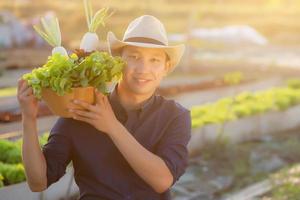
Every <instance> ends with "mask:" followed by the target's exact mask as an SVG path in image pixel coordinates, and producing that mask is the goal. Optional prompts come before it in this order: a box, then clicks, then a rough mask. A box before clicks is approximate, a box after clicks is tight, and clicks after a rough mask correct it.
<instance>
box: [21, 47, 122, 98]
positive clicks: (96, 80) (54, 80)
mask: <svg viewBox="0 0 300 200" xmlns="http://www.w3.org/2000/svg"><path fill="white" fill-rule="evenodd" d="M124 64H125V63H124V61H123V60H122V59H121V58H120V57H112V56H111V55H109V54H108V53H106V52H99V51H95V52H93V53H92V54H90V55H89V56H87V57H85V58H84V59H82V60H81V59H80V60H79V59H78V57H77V56H76V54H72V55H71V56H70V57H66V56H63V55H61V54H58V53H57V54H54V55H52V56H49V57H48V60H47V63H46V64H44V65H43V66H42V67H40V68H36V69H33V70H32V71H31V72H30V73H27V74H24V75H23V76H22V78H23V79H24V80H26V81H27V82H28V85H29V86H31V87H32V88H33V93H34V95H35V96H36V97H37V98H38V99H41V91H42V88H51V89H52V90H53V91H55V92H56V93H57V94H58V95H60V96H62V95H64V94H65V93H68V92H70V91H71V89H72V88H74V87H86V86H93V87H95V88H97V89H98V90H99V91H101V92H102V93H104V94H106V93H107V92H108V91H107V87H106V83H107V82H111V81H119V80H120V79H121V78H122V70H123V67H124Z"/></svg>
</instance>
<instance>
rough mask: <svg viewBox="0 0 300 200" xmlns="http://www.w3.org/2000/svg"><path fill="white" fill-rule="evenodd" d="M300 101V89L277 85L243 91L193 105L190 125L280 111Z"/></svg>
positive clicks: (194, 126)
mask: <svg viewBox="0 0 300 200" xmlns="http://www.w3.org/2000/svg"><path fill="white" fill-rule="evenodd" d="M299 103H300V89H298V88H291V87H278V88H272V89H269V90H265V91H259V92H255V93H250V92H243V93H241V94H238V95H236V96H235V97H233V98H223V99H220V100H218V101H217V102H214V103H207V104H204V105H201V106H194V107H192V109H191V117H192V127H193V128H196V127H201V126H204V125H207V124H222V123H224V122H226V121H230V120H235V119H238V118H242V117H247V116H253V115H257V114H262V113H265V112H268V111H271V110H275V111H281V110H285V109H287V108H289V107H291V106H294V105H297V104H299Z"/></svg>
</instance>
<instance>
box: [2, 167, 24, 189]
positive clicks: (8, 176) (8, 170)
mask: <svg viewBox="0 0 300 200" xmlns="http://www.w3.org/2000/svg"><path fill="white" fill-rule="evenodd" d="M0 174H1V175H2V176H3V182H5V183H6V184H8V185H10V184H15V183H19V182H22V181H25V180H26V177H25V170H24V166H23V165H22V164H21V163H18V164H5V163H2V162H0Z"/></svg>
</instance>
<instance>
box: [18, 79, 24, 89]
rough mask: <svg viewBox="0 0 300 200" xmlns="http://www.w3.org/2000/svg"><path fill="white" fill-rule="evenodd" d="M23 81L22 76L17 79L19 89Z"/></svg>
mask: <svg viewBox="0 0 300 200" xmlns="http://www.w3.org/2000/svg"><path fill="white" fill-rule="evenodd" d="M23 83H24V80H23V79H22V78H20V79H19V80H18V90H20V88H21V86H22V85H23Z"/></svg>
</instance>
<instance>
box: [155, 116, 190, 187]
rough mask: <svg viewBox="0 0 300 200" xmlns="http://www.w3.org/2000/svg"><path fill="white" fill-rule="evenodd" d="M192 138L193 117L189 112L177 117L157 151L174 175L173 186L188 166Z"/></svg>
mask: <svg viewBox="0 0 300 200" xmlns="http://www.w3.org/2000/svg"><path fill="white" fill-rule="evenodd" d="M190 138H191V116H190V111H189V110H187V111H185V112H183V113H181V114H179V116H177V117H176V118H175V119H174V120H173V121H172V122H171V123H170V124H169V126H168V128H167V130H166V133H165V134H164V136H163V137H162V139H161V141H160V142H159V144H158V147H157V149H156V155H158V156H159V157H161V158H162V159H163V160H164V162H165V163H166V165H167V167H168V168H169V170H170V172H171V174H172V175H173V184H172V185H174V183H175V182H176V181H177V180H178V179H179V178H180V176H181V175H182V174H183V173H184V172H185V169H186V167H187V165H188V149H187V144H188V142H189V140H190Z"/></svg>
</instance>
